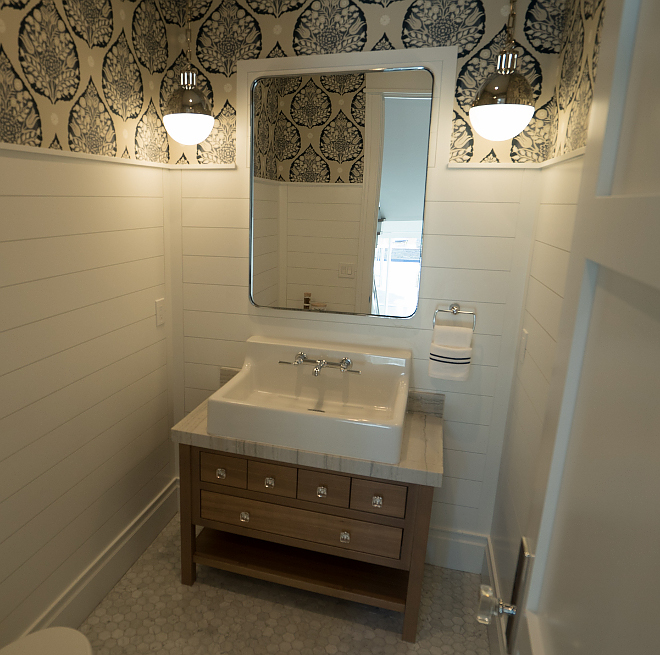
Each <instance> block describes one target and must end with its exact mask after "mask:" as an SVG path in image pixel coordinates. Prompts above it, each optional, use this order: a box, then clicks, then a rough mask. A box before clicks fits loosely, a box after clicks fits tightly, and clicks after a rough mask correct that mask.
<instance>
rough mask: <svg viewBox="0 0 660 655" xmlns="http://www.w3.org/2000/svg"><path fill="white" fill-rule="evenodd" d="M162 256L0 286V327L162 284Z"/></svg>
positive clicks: (35, 319)
mask: <svg viewBox="0 0 660 655" xmlns="http://www.w3.org/2000/svg"><path fill="white" fill-rule="evenodd" d="M164 279H165V275H164V262H163V257H162V256H160V257H153V258H151V259H145V260H140V261H134V262H128V263H125V264H116V265H114V266H106V267H104V268H97V269H92V270H88V271H81V272H79V273H71V274H69V275H62V276H59V277H56V278H47V279H44V280H36V281H34V282H26V283H24V284H18V285H15V286H11V287H4V288H0V306H1V307H2V308H3V311H2V312H0V330H7V329H10V328H13V327H17V326H19V325H25V324H26V323H31V322H32V321H38V320H41V319H44V318H47V317H49V316H56V315H58V314H62V313H65V312H68V311H72V310H75V309H78V308H80V307H85V306H87V305H92V304H94V303H97V302H103V301H105V300H109V299H111V298H117V297H119V296H122V295H125V294H129V293H133V292H135V291H140V290H141V289H149V288H152V287H155V286H158V285H161V284H163V283H164Z"/></svg>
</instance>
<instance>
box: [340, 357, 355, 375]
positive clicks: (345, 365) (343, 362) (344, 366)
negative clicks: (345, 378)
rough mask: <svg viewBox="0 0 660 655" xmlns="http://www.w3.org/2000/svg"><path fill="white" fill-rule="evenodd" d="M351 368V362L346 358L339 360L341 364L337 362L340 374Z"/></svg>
mask: <svg viewBox="0 0 660 655" xmlns="http://www.w3.org/2000/svg"><path fill="white" fill-rule="evenodd" d="M351 366H353V362H352V361H351V360H350V359H349V358H348V357H344V358H343V359H342V360H341V362H339V370H340V371H341V372H342V373H345V372H346V371H348V370H349V369H350V368H351Z"/></svg>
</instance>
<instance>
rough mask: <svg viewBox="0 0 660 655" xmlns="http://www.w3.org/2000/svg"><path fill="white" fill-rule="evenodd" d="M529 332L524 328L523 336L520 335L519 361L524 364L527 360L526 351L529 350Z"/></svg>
mask: <svg viewBox="0 0 660 655" xmlns="http://www.w3.org/2000/svg"><path fill="white" fill-rule="evenodd" d="M528 336H529V332H527V330H525V329H524V328H523V331H522V336H521V337H520V352H519V353H518V362H519V363H520V364H522V363H523V362H524V361H525V353H526V352H527V337H528Z"/></svg>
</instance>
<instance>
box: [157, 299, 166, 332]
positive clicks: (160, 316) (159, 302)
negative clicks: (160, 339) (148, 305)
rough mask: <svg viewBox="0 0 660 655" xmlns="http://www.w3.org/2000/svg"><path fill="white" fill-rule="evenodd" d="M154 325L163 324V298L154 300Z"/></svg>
mask: <svg viewBox="0 0 660 655" xmlns="http://www.w3.org/2000/svg"><path fill="white" fill-rule="evenodd" d="M156 325H157V326H158V325H165V298H159V299H158V300H156Z"/></svg>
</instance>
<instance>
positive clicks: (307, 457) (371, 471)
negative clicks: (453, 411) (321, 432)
mask: <svg viewBox="0 0 660 655" xmlns="http://www.w3.org/2000/svg"><path fill="white" fill-rule="evenodd" d="M206 410H207V401H204V402H203V403H202V404H201V405H199V407H197V408H196V409H194V410H193V411H192V412H190V414H188V416H186V417H185V418H184V419H182V420H181V421H179V422H178V423H177V424H176V425H175V426H174V427H173V428H172V441H174V442H175V443H181V444H187V445H189V446H197V447H199V448H209V449H212V450H218V451H221V452H225V453H233V454H236V455H247V456H250V457H260V458H263V459H271V460H274V461H277V462H285V463H287V464H298V465H300V466H311V467H313V468H319V469H325V470H327V471H339V472H341V473H348V474H351V475H365V476H369V477H374V478H381V479H382V480H393V481H396V482H407V483H410V484H422V485H427V486H431V487H439V486H440V485H441V484H442V470H443V463H442V418H441V417H439V416H435V415H433V414H425V413H423V412H408V413H407V414H406V420H405V423H404V426H403V441H402V443H401V461H400V462H399V463H398V464H383V463H382V462H371V461H368V460H365V459H355V458H353V457H340V456H338V455H324V454H323V453H316V452H310V451H306V450H297V449H295V448H284V447H283V446H273V445H271V444H265V443H259V442H256V441H245V440H243V439H231V438H229V437H215V436H213V435H210V434H209V433H208V432H207V431H206Z"/></svg>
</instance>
